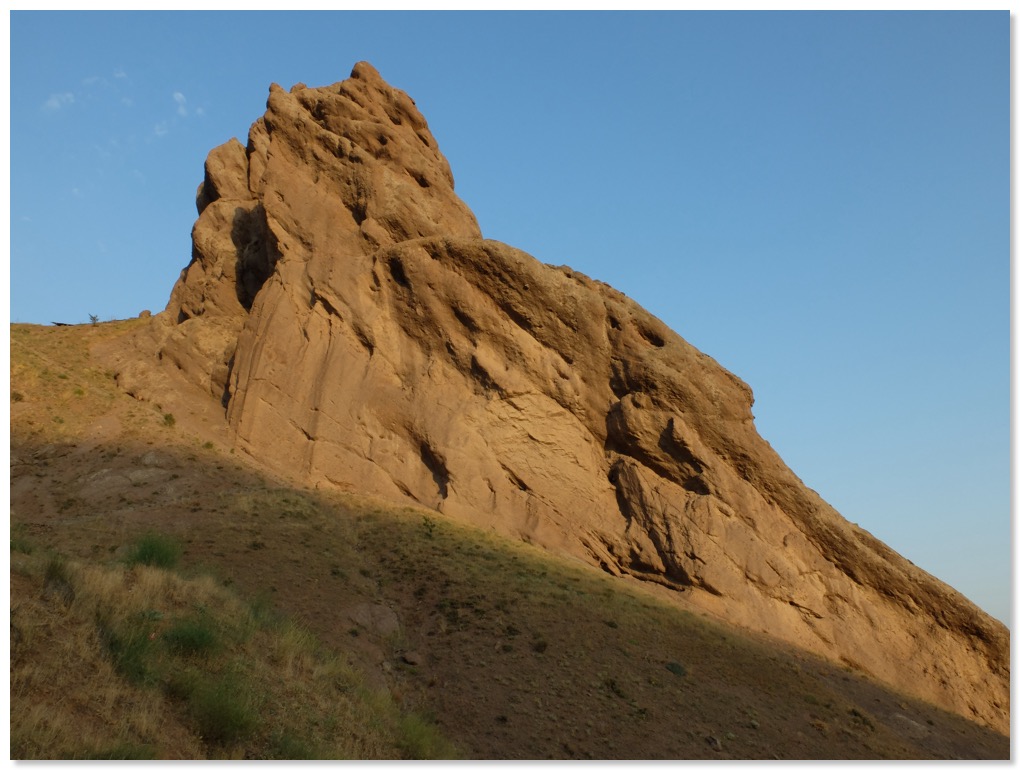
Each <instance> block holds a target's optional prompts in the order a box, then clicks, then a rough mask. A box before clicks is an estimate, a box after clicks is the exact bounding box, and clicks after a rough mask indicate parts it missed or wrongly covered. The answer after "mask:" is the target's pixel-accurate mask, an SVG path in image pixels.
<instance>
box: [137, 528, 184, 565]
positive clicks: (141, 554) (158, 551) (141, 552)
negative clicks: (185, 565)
mask: <svg viewBox="0 0 1020 770" xmlns="http://www.w3.org/2000/svg"><path fill="white" fill-rule="evenodd" d="M180 558H181V546H180V543H178V542H177V541H176V540H175V539H173V538H172V537H168V536H166V535H160V534H158V533H155V532H150V533H149V534H147V535H143V536H142V537H141V538H140V539H139V540H138V542H137V543H135V547H134V548H133V549H132V550H131V553H130V554H128V558H127V562H128V564H146V565H148V566H150V567H161V568H162V569H173V568H174V567H175V566H177V562H178V560H179V559H180Z"/></svg>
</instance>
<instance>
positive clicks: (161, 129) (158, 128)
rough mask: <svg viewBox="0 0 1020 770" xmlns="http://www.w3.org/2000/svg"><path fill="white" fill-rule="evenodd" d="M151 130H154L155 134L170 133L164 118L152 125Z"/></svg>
mask: <svg viewBox="0 0 1020 770" xmlns="http://www.w3.org/2000/svg"><path fill="white" fill-rule="evenodd" d="M152 130H153V131H155V132H156V136H166V135H167V134H169V133H170V127H169V126H168V125H167V123H166V121H165V120H161V121H160V122H159V123H157V124H156V125H155V126H153V129H152Z"/></svg>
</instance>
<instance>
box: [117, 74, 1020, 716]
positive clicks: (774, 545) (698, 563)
mask: <svg viewBox="0 0 1020 770" xmlns="http://www.w3.org/2000/svg"><path fill="white" fill-rule="evenodd" d="M197 205H198V210H199V216H198V220H197V222H196V223H195V226H194V230H193V243H194V247H193V254H192V260H191V263H190V265H189V266H188V267H187V268H186V269H185V270H184V271H183V273H182V274H181V278H180V280H179V281H178V282H177V285H176V286H175V287H174V290H173V293H172V295H171V298H170V302H169V304H168V306H167V309H166V311H165V312H164V313H162V314H160V315H159V316H157V317H155V318H154V320H153V326H152V327H151V333H152V335H153V339H154V344H155V345H156V347H157V349H158V353H159V358H160V360H161V361H162V364H163V366H164V367H166V366H169V367H170V368H169V369H168V370H167V371H170V372H177V373H179V374H181V375H183V376H184V377H185V378H187V379H188V380H189V381H191V382H192V383H195V384H197V385H199V386H200V387H202V388H204V389H205V390H206V391H207V392H208V393H210V394H212V395H213V396H215V397H216V398H218V399H220V400H221V402H222V404H223V406H224V419H225V420H226V421H227V423H228V424H229V427H230V430H231V431H232V434H233V436H234V438H235V442H236V446H237V447H238V448H239V449H240V450H242V451H245V452H247V453H249V454H250V455H251V456H252V457H254V458H256V459H257V460H258V461H259V462H262V463H264V464H266V465H267V466H269V467H272V468H273V469H274V470H275V471H277V472H280V473H286V474H289V475H290V476H292V477H294V478H297V479H301V480H302V481H306V482H310V483H314V484H317V485H322V486H329V487H334V488H340V489H349V490H354V491H358V492H361V493H366V494H371V495H376V496H380V497H383V498H388V499H391V500H394V501H405V502H408V501H413V502H415V503H418V504H420V505H423V506H427V507H430V508H433V509H435V510H437V511H440V512H441V513H443V514H446V515H449V516H452V517H456V518H458V519H460V520H463V521H467V522H471V523H473V524H476V525H478V526H481V527H485V528H487V529H492V530H496V531H498V532H500V533H502V534H504V535H507V536H509V537H514V538H521V539H524V540H527V541H530V542H533V543H536V544H539V545H542V546H544V547H546V548H548V549H550V550H553V551H556V552H558V553H561V554H564V555H565V556H570V557H574V558H578V559H581V560H584V561H586V562H588V563H590V564H591V565H593V566H596V567H600V568H602V569H604V570H607V571H609V572H611V573H613V574H617V575H620V576H622V577H629V578H634V579H637V580H641V581H645V582H648V583H654V584H657V585H660V586H665V587H666V588H667V589H669V590H670V591H671V592H672V594H671V595H672V596H675V597H678V600H682V601H683V602H685V603H687V604H688V606H692V607H695V608H699V609H701V610H703V611H707V612H711V613H713V614H716V615H718V616H721V617H723V618H726V619H728V620H730V621H731V622H733V623H736V624H739V625H742V626H744V627H747V628H750V629H753V630H757V631H762V632H767V633H769V634H771V635H772V636H774V637H775V638H778V639H782V640H785V641H788V642H791V643H794V644H797V645H800V646H801V647H804V648H806V649H809V650H811V651H813V652H816V653H819V654H821V655H825V656H827V657H829V658H833V659H836V660H840V661H842V662H843V663H845V664H846V665H849V666H854V667H857V668H860V669H863V670H865V671H868V672H870V673H872V674H873V675H875V676H876V677H878V678H880V679H883V680H885V681H886V682H889V683H891V684H893V685H894V686H897V687H899V688H901V689H902V690H904V691H906V692H910V693H913V694H915V695H919V696H921V697H924V698H927V699H929V700H932V701H934V702H936V703H938V704H940V705H942V706H944V707H946V708H950V709H953V710H955V711H958V712H960V713H963V714H966V715H967V716H970V717H972V718H976V719H978V720H980V721H982V722H984V723H986V724H989V725H992V726H994V727H997V728H999V729H1001V730H1007V729H1008V722H1009V649H1008V644H1009V642H1008V632H1007V631H1006V630H1005V628H1004V627H1003V626H1002V625H1001V624H1000V623H998V622H997V621H995V620H993V619H991V618H990V617H988V616H987V615H985V614H984V613H983V612H981V611H980V610H978V609H977V608H976V607H974V606H973V605H972V604H970V603H969V602H968V601H967V600H966V599H965V598H963V597H962V596H960V595H959V594H957V593H956V592H955V591H953V590H952V589H951V588H949V587H948V586H945V585H943V584H942V583H940V582H939V581H937V580H936V579H934V578H932V577H931V576H929V575H927V574H926V573H924V572H922V571H921V570H919V569H917V568H916V567H914V566H913V565H912V564H910V563H909V562H908V561H906V560H905V559H903V558H902V557H900V556H899V555H898V554H896V553H894V552H893V551H891V550H890V549H889V548H887V547H886V546H884V545H883V544H882V543H880V542H878V541H877V540H875V539H874V538H873V537H871V536H870V535H869V534H868V533H866V532H864V531H863V530H861V529H860V528H858V527H856V526H854V525H852V524H850V523H848V522H847V521H845V520H844V519H843V518H842V517H840V516H839V514H838V513H836V511H834V510H833V509H832V508H831V507H829V506H828V505H827V504H826V503H825V502H824V501H823V500H821V499H820V498H819V497H818V496H817V495H816V494H815V493H814V492H812V491H811V490H809V489H807V488H806V487H805V486H804V485H803V484H802V483H801V482H800V480H799V479H798V478H797V477H796V476H795V475H794V474H793V473H792V472H791V471H790V469H789V468H787V467H786V465H785V464H784V463H783V462H782V460H781V459H780V458H779V457H778V456H777V455H776V454H775V452H774V451H773V450H772V448H771V447H770V446H769V445H768V443H767V442H765V441H764V440H762V439H761V437H760V436H758V434H757V431H756V430H755V427H754V422H753V416H752V413H751V404H752V396H751V391H750V389H749V388H748V387H747V385H745V384H744V383H743V382H741V381H740V380H739V379H738V378H737V377H735V376H734V375H732V374H731V373H729V372H727V371H726V370H725V369H723V368H722V367H721V366H719V365H718V364H717V363H716V362H715V361H713V360H712V359H711V358H709V357H708V356H706V355H704V354H702V353H700V352H699V351H697V350H695V349H694V348H693V347H691V346H690V345H689V344H687V342H685V341H684V340H683V339H682V338H681V337H680V336H679V335H677V334H676V333H675V332H673V331H672V330H670V329H669V328H667V327H666V326H665V325H664V324H663V323H662V322H661V321H659V320H658V319H656V318H654V317H653V316H652V315H650V314H649V313H647V312H646V311H645V310H643V309H642V308H640V307H639V306H638V305H637V304H635V303H634V302H632V301H631V300H629V299H628V298H627V297H625V296H624V295H622V294H620V293H619V292H617V291H615V290H613V289H612V288H610V287H609V286H606V285H605V284H603V283H600V282H599V281H595V280H592V279H590V278H588V277H586V276H584V275H582V274H580V273H577V272H575V271H573V270H570V269H568V268H553V267H550V266H548V265H544V264H541V263H539V262H538V261H537V260H535V259H534V258H532V257H530V256H529V255H527V254H525V253H523V252H521V251H518V250H516V249H513V248H511V247H509V246H506V245H504V244H501V243H497V242H494V241H487V240H483V239H482V237H481V233H480V231H479V228H478V225H477V223H476V221H475V218H474V216H473V215H472V214H471V212H470V211H469V210H468V208H467V207H466V206H465V205H464V203H463V202H462V201H461V200H460V199H459V198H458V197H457V196H456V194H455V193H454V189H453V176H452V174H451V172H450V168H449V165H448V164H447V162H446V159H445V158H444V157H443V155H442V154H441V153H440V152H439V149H438V145H437V142H436V140H435V138H434V137H433V136H432V134H431V133H430V131H429V129H428V125H427V123H426V121H425V119H424V118H423V117H422V115H421V114H420V113H419V112H418V110H417V108H416V107H415V104H414V102H413V101H412V100H411V99H410V97H408V96H407V95H406V94H404V93H403V92H402V91H399V90H397V89H395V88H393V87H391V86H389V85H388V84H387V83H386V82H385V81H383V79H382V78H381V77H380V76H379V73H378V72H376V71H375V69H374V68H372V67H371V65H369V64H366V63H364V62H362V63H359V64H358V65H356V66H355V68H354V71H353V72H352V74H351V77H350V78H349V79H347V80H345V81H343V82H341V83H336V84H334V85H331V86H327V87H324V88H307V87H305V86H303V85H297V86H294V87H293V88H292V89H290V91H285V90H284V89H282V88H280V87H279V86H276V85H274V86H272V87H271V89H270V94H269V100H268V103H267V109H266V112H265V114H264V115H263V116H262V117H261V118H259V119H258V120H256V121H255V123H254V124H253V125H252V127H251V130H250V132H249V135H248V141H247V145H246V146H242V145H241V144H240V142H238V141H236V140H231V141H229V142H227V143H226V144H224V145H221V146H220V147H218V148H216V149H214V150H213V151H212V152H211V153H210V154H209V157H208V160H207V161H206V164H205V176H204V181H203V182H202V184H201V186H200V187H199V190H198V195H197ZM120 376H121V382H122V383H123V384H124V385H125V387H127V388H129V389H131V390H132V391H133V392H135V393H137V394H139V395H140V396H144V393H145V385H144V383H143V382H142V378H141V377H140V376H138V375H137V373H135V375H132V373H131V372H127V371H124V372H121V375H120Z"/></svg>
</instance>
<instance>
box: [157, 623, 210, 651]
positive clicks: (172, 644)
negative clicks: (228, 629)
mask: <svg viewBox="0 0 1020 770" xmlns="http://www.w3.org/2000/svg"><path fill="white" fill-rule="evenodd" d="M163 642H164V643H165V644H166V646H167V647H168V648H169V649H170V651H171V652H173V653H175V654H177V655H185V656H189V655H204V654H207V653H210V652H212V651H213V650H215V649H216V647H217V646H219V639H217V637H216V631H215V630H214V629H213V627H212V623H211V622H210V621H209V620H207V619H205V618H186V619H184V620H179V621H177V622H176V623H174V624H173V625H172V626H170V628H168V629H167V630H166V631H164V632H163Z"/></svg>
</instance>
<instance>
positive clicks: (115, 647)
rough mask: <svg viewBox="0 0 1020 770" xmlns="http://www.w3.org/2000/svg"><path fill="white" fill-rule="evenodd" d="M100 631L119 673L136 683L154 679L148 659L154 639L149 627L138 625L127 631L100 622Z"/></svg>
mask: <svg viewBox="0 0 1020 770" xmlns="http://www.w3.org/2000/svg"><path fill="white" fill-rule="evenodd" d="M99 632H100V636H101V637H102V639H103V641H104V642H105V644H106V649H107V651H108V652H109V653H110V657H111V658H112V659H113V667H114V669H116V671H117V673H118V674H120V675H121V676H122V677H124V678H125V679H127V680H128V681H130V682H134V683H136V684H143V683H147V682H150V681H151V680H152V679H153V675H152V673H151V671H150V670H149V661H148V658H149V652H150V650H151V648H152V640H151V639H150V638H149V637H150V635H149V631H148V628H147V627H141V626H140V627H136V628H133V629H131V630H129V631H127V632H126V633H125V632H120V631H118V630H115V629H114V628H112V627H111V626H109V625H108V624H106V623H105V622H100V624H99Z"/></svg>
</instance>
